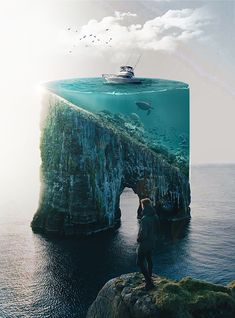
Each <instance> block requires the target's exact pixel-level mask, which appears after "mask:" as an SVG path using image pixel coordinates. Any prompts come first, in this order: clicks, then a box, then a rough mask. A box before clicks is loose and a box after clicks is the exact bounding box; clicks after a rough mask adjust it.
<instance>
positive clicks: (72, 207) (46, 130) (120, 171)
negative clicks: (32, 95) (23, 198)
mask: <svg viewBox="0 0 235 318" xmlns="http://www.w3.org/2000/svg"><path fill="white" fill-rule="evenodd" d="M43 113H44V117H43V119H42V137H41V158H42V166H41V182H42V187H41V198H40V204H39V208H38V211H37V212H36V214H35V216H34V218H33V221H32V228H33V229H34V230H38V231H42V232H46V233H58V234H65V235H73V234H78V235H79V234H90V233H94V232H96V231H99V230H103V229H108V228H112V227H115V225H116V224H117V221H118V220H119V218H120V208H119V201H120V195H121V193H122V191H123V189H124V188H125V187H130V188H132V189H133V191H134V192H135V193H136V194H137V195H138V196H139V198H140V199H141V198H143V197H146V196H148V197H150V198H151V199H152V200H153V202H154V204H156V202H158V205H159V207H158V208H159V211H160V212H161V217H162V218H167V219H181V218H187V217H189V216H190V213H189V204H190V188H189V182H188V175H187V174H185V173H183V171H181V170H180V169H179V168H177V167H175V166H173V165H171V164H169V163H168V162H167V160H166V159H165V158H164V156H163V155H161V154H159V153H156V152H154V151H153V150H151V149H149V148H148V147H147V146H145V145H144V144H142V143H140V142H138V140H136V139H135V138H131V137H130V136H129V135H128V134H126V133H125V132H124V131H122V130H121V129H120V128H119V127H118V126H115V125H113V123H112V122H109V121H108V120H107V119H105V118H104V119H103V120H102V118H101V117H100V116H96V115H95V114H91V113H89V112H87V111H85V110H82V109H80V108H79V107H77V106H75V105H73V104H71V103H69V102H67V101H66V100H64V99H62V98H60V97H58V96H56V95H53V94H50V93H48V96H47V98H46V99H45V102H44V110H43ZM159 202H160V204H159Z"/></svg>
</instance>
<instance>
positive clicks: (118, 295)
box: [87, 273, 235, 318]
mask: <svg viewBox="0 0 235 318" xmlns="http://www.w3.org/2000/svg"><path fill="white" fill-rule="evenodd" d="M153 280H154V284H155V288H154V289H152V290H151V291H148V292H146V291H145V288H144V285H145V284H144V279H143V276H142V275H141V274H139V273H131V274H126V275H122V276H120V277H118V278H114V279H112V280H110V281H109V282H108V283H106V284H105V286H104V287H103V288H102V289H101V291H100V292H99V294H98V296H97V298H96V300H95V301H94V302H93V304H92V305H91V307H90V308H89V310H88V313H87V318H232V317H235V281H233V282H232V283H231V284H230V285H228V286H227V287H225V286H221V285H215V284H210V283H207V282H205V281H200V280H196V279H192V278H190V277H186V278H183V279H181V280H179V281H175V280H174V281H173V280H168V279H166V278H162V277H159V276H154V277H153Z"/></svg>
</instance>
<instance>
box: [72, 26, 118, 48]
mask: <svg viewBox="0 0 235 318" xmlns="http://www.w3.org/2000/svg"><path fill="white" fill-rule="evenodd" d="M67 31H69V32H75V33H78V30H75V31H73V30H72V29H71V28H70V27H69V28H67ZM109 31H110V29H108V28H107V29H105V32H109ZM107 35H108V36H106V39H100V38H99V37H98V36H97V35H95V34H92V33H91V34H84V35H83V36H82V37H80V38H79V39H78V41H79V42H80V41H83V42H85V43H84V45H85V47H90V46H91V45H94V44H96V43H98V42H100V43H102V42H103V44H104V45H107V46H108V47H112V46H111V45H110V42H111V41H112V40H113V38H112V37H110V36H109V33H108V34H107ZM87 40H88V41H87ZM79 42H78V43H79ZM73 47H76V44H75V45H73ZM69 53H72V50H69Z"/></svg>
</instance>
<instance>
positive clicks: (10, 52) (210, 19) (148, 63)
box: [0, 0, 235, 209]
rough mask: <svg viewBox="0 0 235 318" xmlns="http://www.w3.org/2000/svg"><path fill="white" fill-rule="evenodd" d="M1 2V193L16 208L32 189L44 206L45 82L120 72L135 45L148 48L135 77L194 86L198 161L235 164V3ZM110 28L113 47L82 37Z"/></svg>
mask: <svg viewBox="0 0 235 318" xmlns="http://www.w3.org/2000/svg"><path fill="white" fill-rule="evenodd" d="M0 8H1V10H0V45H1V55H0V70H1V72H0V85H1V91H0V94H1V104H0V112H1V113H0V114H1V116H0V130H1V131H0V147H1V156H0V178H1V179H0V180H1V182H0V193H1V194H3V197H4V198H5V199H4V200H5V201H4V202H6V201H7V202H8V204H9V206H10V205H11V204H12V209H13V208H14V204H15V202H21V204H22V209H24V204H26V202H27V200H28V198H29V197H30V198H32V200H31V201H32V204H31V207H30V208H32V209H34V208H36V205H37V199H38V193H39V166H40V152H39V140H40V130H39V122H40V111H41V104H40V102H41V95H42V91H41V88H40V83H43V82H45V81H49V80H56V79H62V78H74V77H84V76H100V75H101V74H102V73H111V72H115V71H117V69H118V67H119V65H120V64H122V63H123V61H125V60H126V57H127V56H129V55H130V54H131V53H132V52H135V53H136V54H137V53H143V54H142V58H141V61H140V63H139V64H138V67H137V68H136V72H135V73H136V76H143V77H158V78H164V79H172V80H179V81H183V82H186V83H188V84H189V86H190V109H191V163H192V164H208V163H235V147H234V146H233V145H234V134H235V129H234V120H235V103H234V100H235V90H234V83H235V2H234V1H229V0H227V1H193V0H192V1H177V0H175V1H174V0H165V1H146V0H144V1H109V0H105V1H103V0H102V1H78V0H21V1H18V0H7V1H4V0H0ZM106 26H107V27H106ZM105 27H106V28H112V34H113V39H112V41H110V43H109V42H108V44H107V45H104V42H103V43H98V42H96V43H95V44H92V43H90V42H89V39H83V40H82V41H80V43H77V42H78V40H77V39H78V37H79V38H81V37H82V36H83V35H84V34H86V32H93V31H94V30H95V31H96V32H97V33H98V34H99V36H100V37H101V38H102V40H103V41H106V40H107V39H106V33H105ZM68 29H70V30H68ZM76 31H77V32H76ZM74 45H75V46H74ZM13 198H14V199H13ZM1 202H3V201H1ZM24 202H25V203H24ZM27 207H28V205H27ZM0 208H1V203H0Z"/></svg>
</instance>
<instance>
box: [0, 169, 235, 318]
mask: <svg viewBox="0 0 235 318" xmlns="http://www.w3.org/2000/svg"><path fill="white" fill-rule="evenodd" d="M191 188H192V204H191V208H192V219H191V221H190V222H189V224H188V225H187V226H186V227H181V226H173V227H172V228H171V230H170V231H169V235H168V237H166V238H165V239H164V240H163V241H160V242H159V243H158V244H157V246H156V248H155V250H154V272H155V273H156V274H158V275H161V276H165V277H168V278H172V279H180V278H182V277H184V276H191V277H194V278H197V279H205V280H207V281H209V282H214V283H219V284H226V283H228V282H229V281H231V280H232V279H235V267H234V264H235V253H234V241H235V213H234V212H235V211H234V209H235V192H234V189H235V165H228V166H198V167H193V168H192V172H191ZM13 197H14V193H11V197H10V198H9V202H11V200H12V198H13ZM137 206H138V197H137V196H136V195H135V194H134V193H133V192H132V191H131V190H130V189H126V190H125V191H124V192H123V195H122V197H121V209H122V224H121V227H120V228H119V229H118V230H117V232H115V233H111V234H107V233H104V234H103V235H98V236H94V237H90V238H87V239H82V240H81V239H78V238H70V239H49V238H46V237H43V236H41V235H39V234H34V233H33V232H32V231H31V228H30V221H31V219H32V215H33V214H34V212H35V211H30V210H28V211H27V210H26V209H24V210H23V209H22V210H20V209H19V208H18V209H17V208H16V209H13V210H12V208H11V204H10V203H9V205H5V206H1V213H0V268H1V271H0V317H1V318H29V317H36V318H49V317H53V318H73V317H74V318H75V317H76V318H85V315H86V311H87V308H88V306H89V305H90V304H91V303H92V301H93V300H94V299H95V297H96V295H97V293H98V291H99V290H100V289H101V287H102V286H103V285H104V284H105V283H106V282H107V281H108V280H109V279H111V278H113V277H116V276H118V275H121V274H123V273H128V272H133V271H137V270H138V269H137V267H136V264H135V261H136V252H135V250H136V236H137V231H138V221H137V219H136V209H137Z"/></svg>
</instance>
